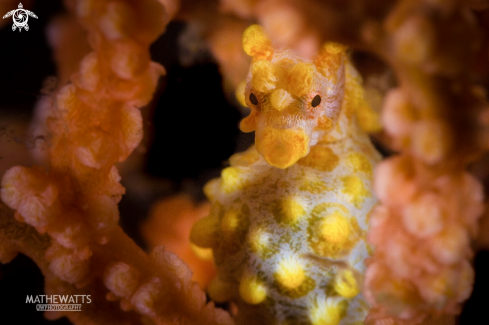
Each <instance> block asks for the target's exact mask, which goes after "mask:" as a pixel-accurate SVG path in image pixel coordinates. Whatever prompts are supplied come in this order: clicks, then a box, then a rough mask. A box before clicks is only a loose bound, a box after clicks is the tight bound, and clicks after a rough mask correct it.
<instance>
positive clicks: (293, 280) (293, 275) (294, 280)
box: [274, 256, 306, 289]
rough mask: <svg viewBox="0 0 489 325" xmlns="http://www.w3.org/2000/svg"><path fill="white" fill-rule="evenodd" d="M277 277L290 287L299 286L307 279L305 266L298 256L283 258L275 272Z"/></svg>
mask: <svg viewBox="0 0 489 325" xmlns="http://www.w3.org/2000/svg"><path fill="white" fill-rule="evenodd" d="M274 277H275V279H276V280H277V281H278V282H279V283H280V284H281V285H282V286H284V287H286V288H288V289H295V288H297V287H299V286H300V285H301V284H302V283H303V282H304V280H305V279H306V274H305V271H304V266H303V265H302V263H301V262H300V261H299V259H298V258H297V257H294V256H289V257H285V258H283V259H282V260H281V261H280V262H279V263H278V266H277V270H276V272H275V273H274Z"/></svg>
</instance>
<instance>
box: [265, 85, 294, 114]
mask: <svg viewBox="0 0 489 325" xmlns="http://www.w3.org/2000/svg"><path fill="white" fill-rule="evenodd" d="M293 100H294V99H293V98H292V96H291V95H290V94H289V93H288V92H287V91H286V90H284V89H275V90H274V91H273V92H272V95H271V96H270V104H272V106H273V108H275V109H276V110H278V111H281V110H283V109H284V108H287V106H289V104H290V103H292V101H293Z"/></svg>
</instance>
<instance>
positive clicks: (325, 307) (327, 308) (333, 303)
mask: <svg viewBox="0 0 489 325" xmlns="http://www.w3.org/2000/svg"><path fill="white" fill-rule="evenodd" d="M347 307H348V303H347V302H346V301H344V300H340V299H337V298H319V299H318V300H317V301H316V303H315V304H314V305H313V306H312V308H311V309H310V310H309V319H310V320H311V323H312V325H338V324H339V323H340V322H341V319H342V318H343V317H344V316H345V312H346V309H347Z"/></svg>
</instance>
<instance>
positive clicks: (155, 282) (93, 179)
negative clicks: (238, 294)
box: [1, 0, 231, 323]
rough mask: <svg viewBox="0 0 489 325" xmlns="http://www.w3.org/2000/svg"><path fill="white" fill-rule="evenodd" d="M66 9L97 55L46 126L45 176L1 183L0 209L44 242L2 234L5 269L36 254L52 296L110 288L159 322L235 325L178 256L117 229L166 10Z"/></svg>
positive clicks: (134, 6)
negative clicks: (121, 164) (124, 165)
mask: <svg viewBox="0 0 489 325" xmlns="http://www.w3.org/2000/svg"><path fill="white" fill-rule="evenodd" d="M67 6H68V7H69V8H70V9H71V10H72V12H73V13H74V14H75V15H76V16H77V18H78V19H79V20H80V23H81V24H82V25H83V26H84V27H85V28H86V29H87V31H88V37H89V40H90V45H91V47H92V49H93V51H92V52H91V53H89V54H87V55H86V56H85V57H84V58H83V60H82V61H81V62H80V67H79V70H78V72H77V73H76V74H74V75H73V76H72V77H71V83H69V84H67V85H66V86H64V87H63V88H61V89H60V90H59V92H58V93H57V94H56V99H55V101H54V104H53V107H52V109H51V112H50V113H51V114H50V117H49V119H48V122H47V125H48V128H49V130H50V132H51V144H50V146H49V167H48V169H47V170H45V169H42V168H38V167H33V168H26V167H13V168H11V169H10V170H9V171H8V172H7V173H6V174H5V175H4V177H3V179H2V192H1V194H2V200H3V201H4V202H5V203H6V204H7V205H8V206H9V207H11V208H12V209H15V210H16V214H15V216H16V219H17V220H18V221H21V222H24V223H26V224H28V225H30V226H32V227H34V228H35V229H36V230H37V231H38V232H39V233H43V234H44V233H45V234H47V236H43V237H42V243H43V245H42V246H40V247H38V248H36V247H27V248H26V247H25V245H24V244H23V245H19V243H18V241H17V240H18V238H16V236H15V232H14V233H12V232H7V233H5V234H4V236H3V238H4V239H5V240H2V249H1V251H2V261H3V262H6V261H8V260H10V259H11V258H12V257H13V256H14V255H15V253H16V252H17V251H22V252H26V253H29V252H31V251H35V252H36V253H35V254H34V253H33V254H32V255H36V256H35V257H37V258H35V260H36V261H39V263H40V266H41V269H42V271H43V272H44V273H45V275H46V277H47V283H46V287H47V288H46V291H55V292H56V291H59V290H61V292H67V291H68V292H72V291H76V290H77V289H75V288H80V289H79V290H84V289H83V288H85V287H87V286H88V287H89V288H90V290H97V289H96V288H97V286H99V287H100V286H102V288H103V286H104V285H105V287H106V288H107V289H108V293H107V299H109V300H115V301H120V306H121V308H122V309H123V310H125V311H128V310H135V311H136V312H137V313H139V314H141V315H144V316H145V317H149V318H151V319H152V320H153V321H154V322H155V323H163V322H168V321H172V320H174V319H175V318H176V317H179V318H180V319H181V321H183V322H186V321H188V322H195V321H196V320H197V319H198V321H199V322H200V323H229V322H230V321H231V320H230V318H229V317H227V318H226V314H225V313H224V312H223V311H220V312H219V311H217V310H215V309H214V308H213V304H212V303H211V304H208V305H206V303H205V295H204V294H203V292H202V291H201V290H200V289H199V287H198V285H197V284H196V283H192V282H190V276H191V273H190V271H189V270H188V268H187V266H186V265H185V264H184V263H183V262H181V260H179V259H178V258H177V257H176V255H174V254H172V253H167V252H164V251H163V249H162V248H159V249H156V250H155V251H154V252H153V254H152V255H151V256H148V255H146V254H145V253H143V252H142V251H141V250H140V249H139V248H137V246H136V245H135V244H134V243H133V242H132V241H131V240H130V239H129V238H128V237H127V236H126V235H125V234H124V233H123V232H122V230H121V229H120V228H119V227H118V226H117V221H118V217H119V212H118V208H117V203H118V202H119V200H120V198H121V195H122V194H123V193H124V188H123V187H122V186H121V185H120V183H119V181H120V177H119V174H118V172H117V169H116V167H115V166H114V163H116V162H117V161H122V160H124V159H126V158H127V156H128V155H129V154H130V153H131V152H132V150H133V149H134V148H135V147H136V146H137V145H138V143H139V142H140V141H141V137H142V120H141V114H140V111H139V108H140V107H142V106H143V105H145V104H147V103H148V102H149V100H150V99H151V97H152V94H153V92H154V89H155V87H156V83H157V81H158V78H159V76H160V75H162V74H163V73H164V69H163V67H161V66H160V65H159V64H156V63H154V62H151V60H150V57H149V51H148V48H149V45H150V43H151V42H152V41H154V39H155V38H156V37H157V36H158V35H159V34H160V33H161V32H162V31H163V29H164V27H165V24H166V23H167V22H168V18H167V16H166V14H165V9H164V7H163V6H162V5H161V4H160V3H158V2H157V1H152V0H146V1H138V2H132V1H90V0H88V1H68V2H67ZM16 227H21V226H16ZM39 255H43V258H44V259H45V260H42V259H41V260H40V259H39ZM60 281H62V282H63V283H64V284H63V285H62V286H60V284H59V283H60ZM107 289H105V290H106V291H107ZM98 291H99V292H100V288H99V289H98ZM170 296H172V297H173V299H171V300H170V299H168V298H169V297H170ZM103 305H104V304H101V305H100V307H102V308H103ZM172 306H174V307H176V308H174V307H172ZM90 312H92V313H93V310H92V311H89V312H88V313H90ZM182 314H184V315H185V316H182ZM62 315H64V314H63V312H59V313H58V315H57V316H62ZM67 316H68V317H71V318H72V319H73V320H74V321H76V320H77V319H79V318H80V316H79V315H71V314H70V313H67ZM133 316H134V315H133ZM107 317H109V319H110V315H108V316H107ZM131 317H132V316H131ZM182 317H183V318H182ZM81 318H83V316H82V317H81ZM116 318H117V317H115V318H112V321H115V319H116ZM87 319H90V317H89V316H88V317H87ZM136 319H137V318H136Z"/></svg>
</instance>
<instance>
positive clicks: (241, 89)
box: [235, 80, 248, 107]
mask: <svg viewBox="0 0 489 325" xmlns="http://www.w3.org/2000/svg"><path fill="white" fill-rule="evenodd" d="M245 90H246V80H243V81H242V82H240V83H239V85H238V87H236V93H235V95H236V99H237V100H238V102H239V103H240V104H241V106H245V107H246V106H248V105H246V99H245Z"/></svg>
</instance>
